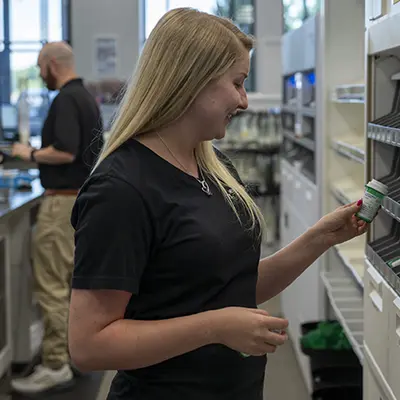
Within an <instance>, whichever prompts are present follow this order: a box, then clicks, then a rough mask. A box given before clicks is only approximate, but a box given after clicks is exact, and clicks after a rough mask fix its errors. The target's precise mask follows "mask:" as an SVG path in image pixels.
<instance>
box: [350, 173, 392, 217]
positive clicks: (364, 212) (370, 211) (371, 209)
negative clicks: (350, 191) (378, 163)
mask: <svg viewBox="0 0 400 400" xmlns="http://www.w3.org/2000/svg"><path fill="white" fill-rule="evenodd" d="M387 194H388V187H387V186H386V185H384V184H383V183H381V182H379V181H377V180H376V179H372V181H369V182H368V183H367V184H366V185H365V190H364V196H363V204H362V206H361V209H360V211H359V212H358V213H356V217H357V218H359V219H362V220H363V221H365V222H368V223H371V222H372V221H373V219H374V218H375V215H376V213H377V212H378V210H379V207H380V206H381V205H382V201H383V199H384V198H385V196H387Z"/></svg>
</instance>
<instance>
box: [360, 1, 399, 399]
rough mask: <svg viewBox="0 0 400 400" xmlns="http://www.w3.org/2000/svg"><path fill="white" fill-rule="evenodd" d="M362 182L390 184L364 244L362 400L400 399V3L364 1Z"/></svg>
mask: <svg viewBox="0 0 400 400" xmlns="http://www.w3.org/2000/svg"><path fill="white" fill-rule="evenodd" d="M365 23H366V27H367V29H366V49H367V51H366V53H367V56H366V66H367V81H366V82H367V85H368V96H367V102H366V122H367V129H366V131H367V136H368V142H367V147H366V160H367V163H366V181H369V180H370V179H372V178H375V179H377V180H379V181H381V182H382V183H385V184H386V185H388V187H389V195H388V197H387V198H386V199H385V201H384V204H383V211H381V212H380V214H379V216H378V217H377V218H376V219H375V221H374V222H373V224H372V226H371V229H370V232H369V235H368V238H367V240H368V243H367V246H366V260H365V268H366V274H365V279H364V282H365V284H364V287H365V289H364V316H365V318H364V356H365V360H364V399H365V400H372V399H382V400H395V399H400V379H399V377H400V375H399V371H400V273H399V271H397V269H396V268H390V267H389V266H388V261H390V260H391V259H393V258H395V257H396V256H400V222H399V221H400V205H399V203H400V196H399V193H400V191H399V189H400V153H399V152H400V131H399V128H400V98H399V97H400V94H399V93H400V80H399V77H400V76H399V72H400V2H399V1H390V0H379V1H376V0H374V1H372V0H369V1H368V0H367V4H366V14H365Z"/></svg>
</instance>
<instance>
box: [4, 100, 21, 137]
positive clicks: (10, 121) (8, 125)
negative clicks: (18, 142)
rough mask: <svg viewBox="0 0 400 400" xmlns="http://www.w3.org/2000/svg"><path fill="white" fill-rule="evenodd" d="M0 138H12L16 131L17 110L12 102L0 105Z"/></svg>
mask: <svg viewBox="0 0 400 400" xmlns="http://www.w3.org/2000/svg"><path fill="white" fill-rule="evenodd" d="M0 127H1V128H2V129H1V132H0V135H1V136H2V137H1V139H0V140H7V139H8V140H12V139H14V137H15V136H16V134H17V132H18V110H17V107H16V106H14V105H12V104H1V105H0Z"/></svg>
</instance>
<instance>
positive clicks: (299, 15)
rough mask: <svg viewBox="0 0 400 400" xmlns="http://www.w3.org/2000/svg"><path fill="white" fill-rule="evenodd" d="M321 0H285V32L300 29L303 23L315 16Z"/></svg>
mask: <svg viewBox="0 0 400 400" xmlns="http://www.w3.org/2000/svg"><path fill="white" fill-rule="evenodd" d="M320 6H321V0H283V19H284V32H288V31H290V30H293V29H297V28H300V26H301V25H303V22H304V21H305V20H306V19H307V18H308V17H311V16H313V15H315V14H316V13H317V12H318V10H319V9H320Z"/></svg>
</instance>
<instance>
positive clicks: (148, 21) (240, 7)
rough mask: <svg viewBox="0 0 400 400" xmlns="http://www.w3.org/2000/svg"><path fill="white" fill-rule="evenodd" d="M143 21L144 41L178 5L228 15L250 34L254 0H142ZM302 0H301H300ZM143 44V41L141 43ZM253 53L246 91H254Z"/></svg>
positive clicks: (252, 27) (252, 28)
mask: <svg viewBox="0 0 400 400" xmlns="http://www.w3.org/2000/svg"><path fill="white" fill-rule="evenodd" d="M143 1H144V4H145V7H144V15H145V23H144V31H145V32H144V35H143V40H144V41H145V40H146V39H147V38H148V36H149V35H150V32H151V31H152V29H153V28H154V27H155V25H156V24H157V22H158V20H159V19H160V18H161V17H162V16H163V15H164V14H165V13H166V12H167V11H169V10H172V9H174V8H178V7H192V8H196V9H198V10H200V11H204V12H207V13H210V14H215V15H220V16H223V17H228V18H231V19H232V20H233V22H235V23H236V24H237V25H238V26H239V28H240V29H242V30H243V31H244V32H246V33H247V34H250V35H254V33H255V21H254V19H255V18H254V16H255V12H254V1H255V0H143ZM301 1H302V0H301ZM142 45H143V43H142ZM254 65H255V61H254V54H253V52H252V53H251V66H250V73H249V77H248V79H247V80H246V83H245V87H246V90H247V91H254V88H255V78H254V75H255V73H254Z"/></svg>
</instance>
